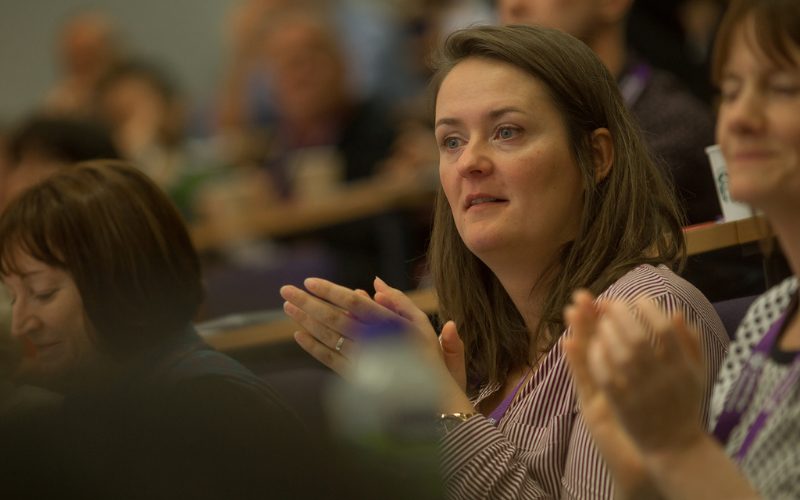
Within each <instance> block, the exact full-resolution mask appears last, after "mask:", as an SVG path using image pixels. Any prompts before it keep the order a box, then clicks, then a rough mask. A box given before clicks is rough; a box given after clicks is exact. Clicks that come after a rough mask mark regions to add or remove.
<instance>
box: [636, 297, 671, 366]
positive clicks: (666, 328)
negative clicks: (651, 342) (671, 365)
mask: <svg viewBox="0 0 800 500" xmlns="http://www.w3.org/2000/svg"><path fill="white" fill-rule="evenodd" d="M636 308H637V309H638V310H639V312H640V313H641V315H642V317H643V318H644V319H646V320H647V321H648V322H649V323H650V324H651V325H652V327H653V331H654V333H655V336H656V339H657V342H658V343H659V344H660V345H661V351H662V355H663V356H664V357H666V358H667V359H673V360H675V359H680V358H682V357H683V347H682V346H681V344H680V341H679V340H678V338H677V332H676V330H675V324H674V323H673V321H672V319H671V318H668V317H667V315H666V314H664V313H663V312H662V311H661V310H660V309H659V308H658V306H657V305H656V304H654V303H652V302H650V301H643V300H640V301H638V302H637V303H636Z"/></svg>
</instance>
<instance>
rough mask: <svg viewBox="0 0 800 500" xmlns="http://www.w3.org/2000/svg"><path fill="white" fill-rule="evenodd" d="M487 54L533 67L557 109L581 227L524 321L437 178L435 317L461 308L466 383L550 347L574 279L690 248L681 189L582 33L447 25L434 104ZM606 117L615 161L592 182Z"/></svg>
mask: <svg viewBox="0 0 800 500" xmlns="http://www.w3.org/2000/svg"><path fill="white" fill-rule="evenodd" d="M472 58H482V59H490V60H496V61H503V62H506V63H509V64H512V65H514V66H516V67H518V68H521V69H522V70H524V71H526V72H527V73H529V74H530V75H532V76H533V77H535V78H536V79H537V80H538V81H539V82H540V83H542V84H543V86H544V87H545V88H546V90H547V92H548V96H549V98H550V99H551V101H552V103H553V104H554V105H555V106H556V108H557V109H558V110H559V111H560V113H561V115H562V118H563V120H564V124H565V127H566V130H567V135H568V140H569V143H570V144H569V145H570V149H571V152H572V156H573V157H574V159H575V161H576V163H577V165H578V168H579V169H580V171H581V175H582V178H583V182H584V188H585V195H584V196H585V197H584V200H583V211H582V215H581V220H580V227H579V230H578V233H577V236H576V238H575V240H574V241H572V242H570V243H568V244H566V245H564V246H563V247H562V248H561V249H560V251H559V252H558V254H557V256H556V259H557V262H554V264H555V265H554V266H553V269H555V270H556V271H555V272H554V275H553V277H551V278H550V279H547V280H543V279H540V280H539V281H538V282H537V283H531V292H533V290H534V287H537V286H542V287H546V288H547V289H546V293H539V294H537V296H540V297H543V301H542V303H541V304H538V306H540V309H541V311H542V312H543V314H542V316H541V321H540V323H539V325H538V326H537V327H536V328H535V330H534V331H532V332H531V331H529V330H528V329H527V328H526V326H525V323H524V321H523V319H522V316H521V315H520V312H519V311H518V310H517V308H516V307H515V305H514V303H513V302H512V301H511V299H510V297H509V296H508V294H507V293H506V291H505V289H504V288H503V285H502V284H501V283H500V281H499V280H498V279H497V277H496V276H495V275H494V274H493V273H492V271H491V270H489V268H488V267H487V266H486V265H485V264H484V263H483V262H481V261H480V260H479V259H478V258H477V257H476V256H475V255H474V254H472V253H471V252H470V251H469V250H468V249H467V247H466V245H465V244H464V243H463V241H462V240H461V238H460V236H459V234H458V231H457V229H456V226H455V222H454V220H453V214H452V212H451V210H450V205H449V204H448V202H447V199H446V197H445V195H444V191H443V190H442V189H440V190H439V193H438V197H437V201H436V212H435V215H434V225H433V234H432V241H431V246H430V249H429V259H430V265H431V272H432V274H433V278H434V281H435V284H436V290H437V293H438V296H439V304H440V318H441V320H442V321H446V320H454V321H455V322H456V325H457V327H458V332H459V335H460V336H461V339H462V340H463V341H464V345H465V348H466V356H467V371H468V375H469V380H470V381H471V387H470V391H473V392H474V391H475V390H476V389H477V385H476V384H477V382H478V381H479V380H480V381H484V382H486V381H488V382H502V381H503V380H504V378H505V376H506V374H507V373H508V372H509V370H512V369H514V368H518V367H521V366H523V365H524V364H525V363H528V362H530V359H529V357H530V353H531V348H532V347H534V346H535V347H536V348H537V349H538V348H540V346H542V345H545V346H546V347H545V350H549V349H551V348H552V346H553V345H554V344H555V343H556V341H557V340H558V338H559V337H560V335H561V333H562V331H563V330H564V325H563V318H562V311H563V309H564V307H565V306H566V305H567V303H568V302H569V300H570V296H571V294H572V292H573V291H575V290H576V289H578V288H588V289H589V290H591V291H592V292H594V293H595V294H599V293H600V292H602V291H603V290H604V289H605V288H607V287H608V286H609V285H611V284H612V283H613V282H614V281H616V280H617V279H619V278H620V277H621V276H622V275H624V274H625V273H626V272H628V271H629V270H630V269H632V268H634V267H636V266H638V265H642V264H653V265H657V264H662V263H664V264H669V265H674V264H676V263H678V264H680V265H682V262H683V260H684V259H685V255H686V249H685V242H684V238H683V232H682V229H681V223H682V221H683V216H682V214H681V212H680V211H679V209H678V205H677V203H676V201H675V197H674V193H673V192H672V190H671V188H670V185H669V184H668V183H667V182H666V181H665V180H664V178H663V177H662V174H661V173H660V171H659V169H658V168H657V167H656V165H655V164H654V162H653V160H652V159H651V157H650V155H649V152H648V149H647V146H646V145H645V142H644V139H643V137H642V134H641V131H640V129H639V127H638V125H637V124H636V123H635V122H634V120H633V118H632V116H631V115H630V113H629V112H628V110H627V108H626V106H625V102H624V100H623V98H622V95H621V93H620V90H619V87H618V86H617V84H616V81H615V80H614V77H613V76H612V75H611V74H610V73H609V72H608V70H607V69H606V67H605V66H604V65H603V63H602V62H601V61H600V59H598V58H597V56H596V55H595V54H594V53H593V52H592V51H591V50H590V49H589V48H588V47H587V46H586V45H584V44H583V43H582V42H580V41H579V40H578V39H577V38H574V37H572V36H570V35H567V34H564V33H561V32H559V31H555V30H552V29H547V28H541V27H530V26H506V27H496V26H483V27H477V28H470V29H466V30H462V31H458V32H455V33H453V34H452V35H450V36H449V37H448V38H447V40H446V41H445V43H444V46H443V47H442V48H441V50H440V52H439V53H438V54H437V55H436V56H435V59H434V69H435V71H436V73H435V74H434V77H433V79H432V81H431V86H430V91H431V103H432V109H435V106H436V104H435V103H436V97H437V94H438V92H439V88H440V87H441V84H442V82H443V81H444V79H445V77H446V76H447V75H448V73H449V72H450V70H451V69H452V68H453V67H455V66H456V65H457V64H458V63H460V62H461V61H464V60H466V59H472ZM599 128H607V129H608V130H609V131H610V133H611V137H612V143H613V148H614V161H613V166H612V168H611V171H610V172H609V174H608V175H607V176H606V177H605V179H603V180H602V181H601V182H599V183H596V182H595V162H594V154H593V151H592V145H591V141H590V134H591V133H592V132H593V131H595V130H597V129H599Z"/></svg>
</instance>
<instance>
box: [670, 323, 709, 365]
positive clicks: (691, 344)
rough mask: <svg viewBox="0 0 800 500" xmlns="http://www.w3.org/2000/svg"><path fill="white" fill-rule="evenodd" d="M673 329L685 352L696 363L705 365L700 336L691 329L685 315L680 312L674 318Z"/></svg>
mask: <svg viewBox="0 0 800 500" xmlns="http://www.w3.org/2000/svg"><path fill="white" fill-rule="evenodd" d="M672 327H673V328H674V329H675V333H676V334H677V335H676V337H677V338H678V342H679V343H680V345H681V347H682V348H683V352H684V353H686V355H687V356H688V357H689V359H691V360H692V361H694V362H695V363H701V364H702V363H703V349H702V347H701V346H700V334H698V333H697V331H696V330H694V329H692V328H689V326H688V325H687V324H686V321H685V320H684V319H683V315H682V314H681V313H680V312H679V313H677V314H675V317H673V318H672Z"/></svg>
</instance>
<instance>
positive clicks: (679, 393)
mask: <svg viewBox="0 0 800 500" xmlns="http://www.w3.org/2000/svg"><path fill="white" fill-rule="evenodd" d="M635 309H636V311H637V312H638V313H639V314H640V316H641V320H642V321H641V322H640V321H637V320H636V319H635V318H634V315H633V313H632V312H631V310H630V309H629V308H628V307H626V306H625V305H623V304H620V303H610V302H607V303H602V304H600V311H601V312H602V313H603V314H604V316H603V318H602V320H601V321H600V322H599V325H598V329H597V331H598V334H597V337H596V340H597V341H596V342H595V343H593V345H592V346H591V348H590V352H589V365H590V367H591V371H592V374H593V376H594V379H595V382H596V383H597V384H598V385H599V386H601V387H602V389H603V391H604V392H605V393H606V394H607V397H608V398H609V400H610V401H611V403H612V405H613V407H614V411H615V413H616V414H617V416H618V417H619V419H620V421H621V422H622V423H623V425H624V426H625V428H626V430H627V432H628V433H629V434H630V435H631V437H632V438H633V440H634V441H635V442H636V444H637V445H638V447H639V448H640V449H641V450H642V451H643V452H650V451H658V450H662V449H665V448H668V447H674V446H681V445H684V444H686V443H688V442H690V441H692V440H696V439H698V438H700V437H702V436H703V435H704V434H705V432H704V430H703V427H702V425H701V422H700V414H701V404H702V394H703V382H704V380H703V379H704V375H703V373H704V370H703V359H702V354H701V351H700V345H699V342H698V340H697V336H696V335H695V334H694V333H692V332H691V331H690V330H689V328H688V327H687V325H686V322H685V321H684V320H683V318H682V316H681V315H680V314H676V315H675V316H674V317H672V318H667V317H666V316H665V315H664V314H663V313H662V312H661V311H660V310H659V309H658V308H657V307H656V305H655V304H653V303H652V302H650V301H647V300H640V301H638V302H637V303H636V306H635ZM642 323H644V325H646V327H647V328H648V329H650V330H651V331H652V332H653V334H654V336H655V339H654V340H655V345H654V343H653V342H651V339H650V337H649V336H648V334H647V332H646V330H645V326H643V324H642Z"/></svg>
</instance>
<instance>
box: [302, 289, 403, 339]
mask: <svg viewBox="0 0 800 500" xmlns="http://www.w3.org/2000/svg"><path fill="white" fill-rule="evenodd" d="M304 284H305V287H306V288H307V289H308V290H309V291H310V292H311V293H313V294H314V295H316V296H317V297H319V298H321V299H324V300H326V301H328V302H331V303H333V304H335V305H337V306H339V307H340V308H342V309H344V310H345V311H349V312H351V313H353V315H355V316H356V317H357V318H358V319H359V320H360V321H361V322H363V323H368V324H384V325H388V324H389V323H386V322H394V323H397V322H396V319H397V315H396V314H394V313H393V312H392V311H390V310H388V309H386V308H385V307H383V306H382V305H380V304H378V303H376V302H375V301H374V300H370V299H369V298H367V297H364V296H363V295H360V294H358V293H356V292H354V291H353V290H350V289H349V288H346V287H343V286H340V285H337V284H335V283H331V282H330V281H327V280H324V279H320V278H308V279H306V280H305V281H304ZM287 300H289V299H287ZM308 312H309V313H311V311H308ZM396 326H398V327H400V326H401V325H399V324H398V325H396Z"/></svg>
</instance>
